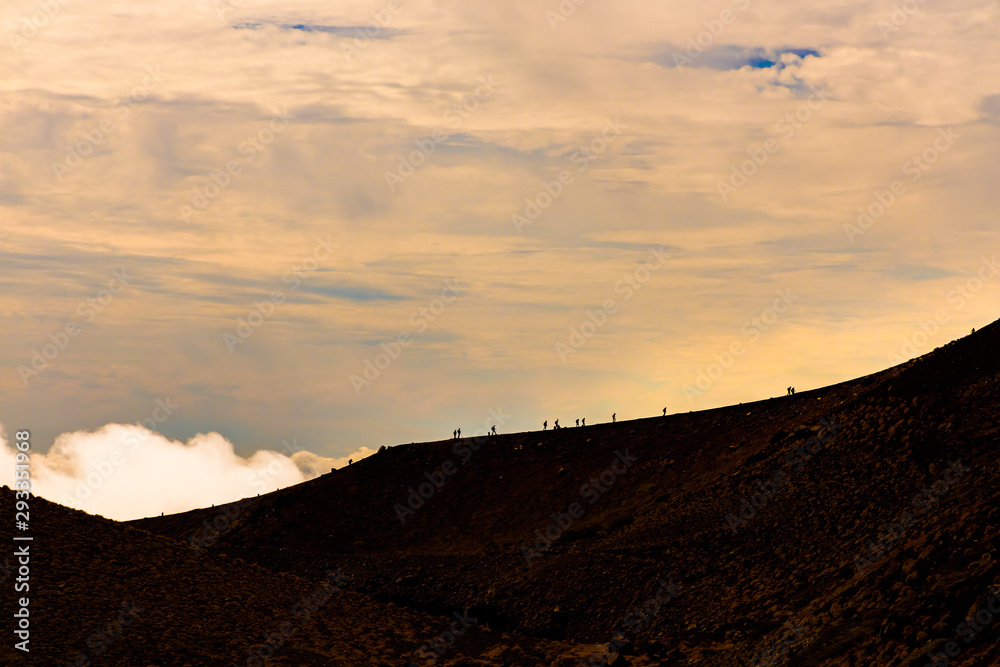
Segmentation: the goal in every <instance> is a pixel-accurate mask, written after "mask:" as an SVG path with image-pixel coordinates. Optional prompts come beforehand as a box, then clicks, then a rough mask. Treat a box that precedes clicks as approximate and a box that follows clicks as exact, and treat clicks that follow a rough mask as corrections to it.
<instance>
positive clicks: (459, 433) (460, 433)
mask: <svg viewBox="0 0 1000 667" xmlns="http://www.w3.org/2000/svg"><path fill="white" fill-rule="evenodd" d="M458 437H459V439H461V437H462V429H458Z"/></svg>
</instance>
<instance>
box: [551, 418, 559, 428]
mask: <svg viewBox="0 0 1000 667" xmlns="http://www.w3.org/2000/svg"><path fill="white" fill-rule="evenodd" d="M552 428H559V420H558V419H557V420H556V423H555V424H553V425H552Z"/></svg>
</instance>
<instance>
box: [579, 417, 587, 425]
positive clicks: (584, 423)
mask: <svg viewBox="0 0 1000 667" xmlns="http://www.w3.org/2000/svg"><path fill="white" fill-rule="evenodd" d="M580 421H581V422H583V425H584V426H586V425H587V418H586V417H584V418H583V419H581V420H580Z"/></svg>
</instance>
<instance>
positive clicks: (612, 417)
mask: <svg viewBox="0 0 1000 667" xmlns="http://www.w3.org/2000/svg"><path fill="white" fill-rule="evenodd" d="M617 414H618V413H616V412H612V413H611V423H612V424H614V423H615V421H616V419H617V417H616V415H617Z"/></svg>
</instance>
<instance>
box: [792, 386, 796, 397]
mask: <svg viewBox="0 0 1000 667" xmlns="http://www.w3.org/2000/svg"><path fill="white" fill-rule="evenodd" d="M794 395H795V387H792V396H794Z"/></svg>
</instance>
